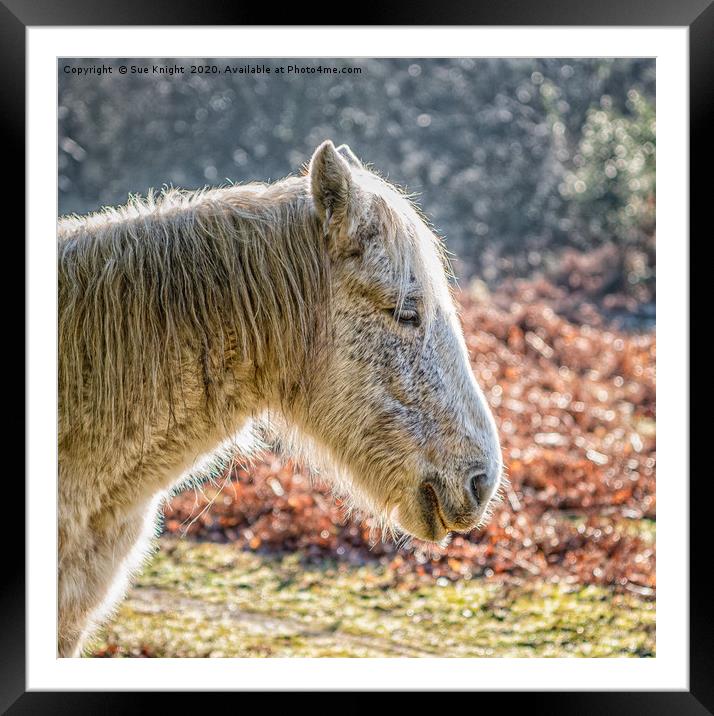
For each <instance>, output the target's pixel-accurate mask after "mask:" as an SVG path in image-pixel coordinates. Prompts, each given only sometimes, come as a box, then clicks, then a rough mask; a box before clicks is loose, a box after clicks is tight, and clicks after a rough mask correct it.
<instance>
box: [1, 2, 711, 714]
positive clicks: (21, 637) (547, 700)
mask: <svg viewBox="0 0 714 716" xmlns="http://www.w3.org/2000/svg"><path fill="white" fill-rule="evenodd" d="M318 8H319V6H313V7H310V6H305V5H304V4H298V3H289V4H286V5H285V6H281V9H280V11H279V13H280V17H281V20H282V22H281V24H282V25H327V24H329V25H335V24H338V16H337V15H333V14H331V13H328V12H326V11H325V10H324V9H318ZM347 12H348V13H352V12H355V13H358V14H355V15H354V16H352V18H351V19H352V20H353V22H352V23H345V24H359V25H366V24H367V25H369V24H372V25H441V26H446V25H448V26H453V25H481V26H496V25H503V26H519V25H520V26H524V25H528V26H538V25H543V26H565V25H575V26H588V25H590V26H628V25H631V26H682V27H688V28H689V89H690V148H691V149H690V236H692V237H694V236H699V235H701V238H700V239H699V240H700V241H702V240H703V238H704V237H705V236H706V234H707V233H708V234H709V235H711V231H712V230H711V227H710V226H707V229H705V228H704V214H705V209H707V208H708V204H710V203H711V202H712V197H711V194H712V192H713V190H712V188H711V187H712V182H711V179H710V172H709V171H707V170H708V169H709V167H710V166H712V152H711V147H710V143H709V142H707V139H708V136H709V134H710V132H711V130H712V127H714V116H713V115H714V112H713V108H714V76H713V74H712V66H713V65H714V4H713V3H712V0H678V2H670V1H667V0H651V1H650V2H648V3H641V2H638V1H637V0H599V2H582V0H576V1H573V0H509V1H508V2H501V3H491V4H488V5H485V4H484V5H477V4H476V3H475V2H474V1H473V0H469V1H468V2H463V0H462V1H459V0H440V1H439V2H438V3H437V2H431V3H427V2H419V1H418V0H417V1H416V2H412V3H406V2H403V0H386V1H385V2H382V3H380V4H374V3H373V4H370V6H369V7H367V8H365V7H360V8H352V7H347ZM346 14H347V13H344V14H343V17H342V18H340V19H346V18H345V15H346ZM275 15H276V10H275V8H274V7H271V6H270V5H269V4H240V3H226V2H224V1H223V2H221V1H219V0H201V2H200V3H197V2H195V1H192V0H153V1H151V2H147V1H146V0H103V1H102V2H99V3H98V2H96V0H64V1H63V2H61V3H60V2H57V0H0V92H1V93H2V110H1V111H0V124H1V126H2V130H3V132H2V137H3V139H4V142H3V150H4V151H3V152H2V155H3V158H4V159H5V162H6V165H7V166H8V167H12V168H13V178H14V179H15V180H14V181H13V182H12V183H10V184H9V186H7V187H6V189H5V192H4V195H5V202H6V206H8V207H9V206H12V207H13V218H14V221H15V222H16V221H17V220H18V218H19V222H20V224H21V227H23V228H24V213H23V212H22V211H21V209H20V208H19V207H21V206H23V205H24V203H25V192H26V185H25V153H24V152H25V141H26V139H25V120H26V117H25V44H26V33H25V30H26V28H27V27H32V26H93V25H94V26H104V25H143V26H147V25H186V26H192V25H193V26H195V25H237V26H246V25H266V24H272V23H270V22H269V21H270V20H272V19H274V17H275ZM663 200H666V197H660V201H663ZM19 230H20V229H18V227H17V225H16V224H15V226H14V227H13V234H15V235H17V233H19ZM679 240H680V241H681V242H682V248H683V250H686V248H687V241H689V251H690V267H693V268H694V270H692V269H691V268H690V286H691V287H692V288H694V287H697V286H699V285H701V282H699V281H697V280H696V279H697V274H696V270H697V268H698V270H699V271H700V272H701V271H703V270H704V268H703V264H704V263H706V262H702V261H700V263H699V266H698V267H697V263H696V262H692V261H691V254H692V249H693V248H694V246H695V242H694V241H692V240H691V238H689V239H688V237H686V236H683V237H681V238H680V239H679ZM8 243H9V242H8ZM23 263H24V259H23ZM31 268H32V267H30V266H27V265H25V270H26V271H30V270H31ZM16 295H17V292H16V290H15V296H16ZM16 301H17V299H16V298H15V301H14V302H16ZM6 305H7V304H6ZM9 305H13V304H12V303H11V304H9ZM690 305H691V311H690V314H691V315H690V327H691V325H695V326H697V325H703V324H696V323H694V324H693V321H692V317H693V315H694V312H695V309H696V310H699V311H701V309H700V308H699V306H701V305H702V302H701V301H695V300H693V293H692V291H691V289H690ZM704 305H706V304H704ZM699 315H700V316H701V313H700V314H699ZM18 343H19V341H18ZM23 351H24V349H23ZM704 355H706V354H705V353H704V351H702V352H700V353H696V352H694V351H692V350H691V346H690V356H691V359H690V382H691V371H692V370H693V368H694V365H695V362H696V359H697V358H698V359H699V360H703V356H704ZM24 358H25V359H27V358H28V356H26V355H25V356H24ZM23 365H24V363H23ZM702 399H703V398H702ZM682 419H683V420H684V419H688V416H682ZM692 423H693V421H692ZM690 444H691V439H690ZM683 458H684V459H683V464H682V474H681V475H679V476H676V477H675V478H674V479H676V480H679V481H680V485H681V484H685V483H686V479H687V476H688V471H689V465H687V464H686V462H685V461H684V460H686V456H683ZM8 473H9V471H8ZM692 475H693V478H692V480H691V482H690V486H689V489H690V534H689V538H690V577H691V581H690V585H689V587H690V612H689V617H690V633H689V644H690V652H689V690H688V691H652V692H643V691H639V692H619V691H618V692H556V693H553V692H532V693H526V692H510V693H502V692H501V693H497V694H488V693H481V694H479V695H478V696H476V695H475V696H474V698H475V703H474V708H478V709H479V710H482V709H485V708H489V707H493V706H496V707H498V708H504V706H505V707H506V708H509V707H517V706H521V705H522V706H523V707H524V708H527V709H528V710H529V712H534V711H535V713H539V712H545V713H549V714H560V713H563V714H598V716H600V715H601V714H613V715H615V714H627V715H628V716H631V715H632V714H648V715H651V716H654V715H656V714H668V715H669V714H678V716H687V715H688V714H706V713H709V714H714V644H713V642H714V639H713V635H714V618H713V617H712V616H711V607H710V603H711V596H710V595H711V592H710V590H709V588H708V584H707V581H708V578H709V575H710V573H711V557H710V556H709V555H710V553H709V552H708V548H709V542H710V541H711V534H710V532H709V530H710V521H711V517H710V513H711V509H712V504H713V502H712V499H711V492H712V490H711V482H712V481H711V479H710V478H709V476H708V474H707V472H706V471H702V472H701V473H700V474H699V475H698V476H697V475H696V474H695V473H692ZM6 479H7V480H10V479H11V476H10V474H8V475H7V476H6ZM667 489H670V488H669V487H668V488H667ZM21 494H22V493H21V491H20V490H19V489H13V503H12V506H11V510H12V513H13V515H14V517H15V518H18V519H19V520H20V524H19V525H17V526H15V527H13V533H14V534H15V535H17V534H22V522H23V521H24V514H25V511H24V509H23V507H24V505H22V506H21V505H20V504H18V503H19V499H18V496H19V495H21ZM661 499H663V498H661ZM3 576H4V580H3V587H2V590H1V591H0V595H1V596H0V600H1V601H0V643H2V651H1V652H0V653H1V654H2V661H0V709H2V711H3V712H9V713H13V714H23V713H28V714H29V713H32V714H37V713H68V714H69V713H72V714H78V713H83V712H87V713H99V712H104V713H107V712H128V711H130V710H131V709H132V708H134V707H135V706H134V705H135V704H136V705H138V702H139V701H141V707H147V706H148V707H149V708H151V707H152V706H154V708H155V709H156V710H157V713H161V712H163V711H165V710H166V708H167V707H168V701H169V700H172V699H173V698H174V697H175V696H176V694H170V693H147V692H143V693H141V694H137V693H132V692H113V693H109V692H88V693H83V692H68V691H61V692H55V693H51V692H36V691H34V692H28V691H26V681H25V657H26V654H25V560H24V552H23V551H21V550H17V551H16V552H14V553H13V551H12V549H11V548H10V545H8V548H7V549H6V554H5V556H4V560H3ZM328 686H329V685H328V684H326V687H328ZM567 687H568V685H567V684H563V688H564V689H567ZM399 689H400V690H409V689H408V686H407V687H405V686H404V685H403V684H400V685H399ZM178 698H179V699H181V701H180V705H179V708H181V709H186V708H187V707H188V708H190V707H191V701H192V699H193V698H194V696H192V695H191V694H186V693H180V694H178ZM196 698H201V704H202V705H205V695H203V696H201V695H198V696H197V697H196ZM504 699H505V703H504ZM496 700H497V701H496ZM274 703H275V702H272V701H271V705H274ZM340 703H341V704H342V706H341V710H342V708H344V706H346V705H347V702H345V701H344V700H342V699H340ZM237 705H238V704H235V703H234V707H236V706H237ZM441 707H442V708H446V707H447V704H445V703H442V704H441ZM318 708H322V706H319V707H318Z"/></svg>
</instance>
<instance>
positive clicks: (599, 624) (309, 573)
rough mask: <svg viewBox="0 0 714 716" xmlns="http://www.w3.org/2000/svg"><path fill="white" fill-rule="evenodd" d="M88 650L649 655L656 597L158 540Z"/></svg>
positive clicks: (177, 654)
mask: <svg viewBox="0 0 714 716" xmlns="http://www.w3.org/2000/svg"><path fill="white" fill-rule="evenodd" d="M161 547H162V548H161V550H160V551H159V552H158V554H157V555H156V557H155V558H154V559H153V560H152V561H151V563H150V564H148V565H147V567H146V568H145V569H144V571H143V573H142V574H141V575H140V576H139V578H138V579H137V581H136V584H135V586H134V588H133V589H132V590H131V592H130V593H129V595H128V598H127V600H126V601H125V602H124V603H123V604H122V605H121V606H120V608H119V610H118V611H117V614H116V616H115V618H114V619H113V620H112V621H111V622H110V623H108V624H107V625H106V626H105V627H104V629H103V630H102V631H101V632H100V634H99V635H98V638H97V639H96V640H95V642H94V644H93V645H92V647H91V649H90V651H89V655H91V656H156V657H172V656H173V657H209V656H211V657H255V656H279V657H287V656H300V657H303V656H325V657H338V656H348V657H380V656H394V657H421V656H424V657H426V656H431V657H433V656H437V657H479V656H486V657H488V656H516V657H522V656H585V657H598V656H606V657H612V656H625V657H627V656H654V654H655V603H654V601H652V600H651V599H644V598H642V597H641V596H639V595H636V594H623V593H615V592H614V591H612V590H611V589H609V588H607V587H602V586H592V585H591V586H583V585H577V584H571V585H564V584H545V583H542V582H541V583H533V584H522V585H514V584H509V583H500V582H495V581H482V580H478V579H474V580H470V581H461V582H451V581H449V580H446V579H438V580H437V579H434V580H429V579H424V577H423V576H422V577H417V576H416V575H415V576H414V578H413V579H410V578H409V577H407V578H405V577H404V575H399V576H397V575H395V574H394V573H393V572H391V571H390V570H388V569H386V568H384V567H382V566H379V565H366V566H360V567H351V566H349V565H346V564H341V563H336V562H328V561H326V562H324V563H322V564H320V565H305V564H304V563H302V562H301V560H300V556H299V555H298V554H294V555H289V556H284V557H265V556H261V555H256V554H252V553H249V552H244V551H240V550H238V549H236V548H235V547H234V546H232V545H219V544H213V543H195V542H190V541H188V540H178V541H176V540H173V539H171V540H169V539H162V541H161Z"/></svg>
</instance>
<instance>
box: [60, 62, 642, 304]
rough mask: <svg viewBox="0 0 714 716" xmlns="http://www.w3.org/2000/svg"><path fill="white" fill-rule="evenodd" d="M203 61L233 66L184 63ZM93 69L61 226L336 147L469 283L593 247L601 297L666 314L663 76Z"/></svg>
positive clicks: (70, 146)
mask: <svg viewBox="0 0 714 716" xmlns="http://www.w3.org/2000/svg"><path fill="white" fill-rule="evenodd" d="M130 62H131V63H132V64H140V65H144V66H149V67H150V66H152V65H154V64H165V65H173V64H176V63H177V61H176V60H170V61H167V60H152V59H146V60H131V61H130ZM193 62H196V63H198V64H202V63H205V64H209V65H210V64H215V65H217V66H218V67H223V66H224V65H225V64H226V62H227V60H225V59H223V60H214V59H207V60H185V61H184V60H179V61H178V64H184V65H185V66H186V67H187V71H188V66H189V64H190V63H193ZM241 62H243V61H241ZM92 63H93V61H91V60H86V59H83V60H68V61H65V60H60V62H59V97H60V106H59V172H60V177H59V187H60V195H59V212H60V213H61V214H65V213H71V212H78V213H84V212H87V211H91V210H94V209H96V208H98V207H99V206H101V205H105V204H117V203H121V202H124V201H125V200H126V198H127V194H128V193H130V192H131V193H144V192H145V191H146V190H147V189H149V188H150V187H161V186H162V185H164V184H170V185H175V186H182V187H186V188H196V187H200V186H203V185H204V184H220V183H223V182H225V181H226V180H231V181H237V182H246V181H253V180H263V181H271V180H275V179H279V178H281V177H283V176H285V175H287V174H289V173H295V172H296V171H299V169H300V167H301V165H302V164H303V163H304V162H306V161H307V160H308V159H309V157H310V154H311V152H312V151H313V150H314V148H315V147H316V146H317V145H318V144H319V143H320V142H321V141H322V140H323V139H325V138H332V139H333V140H334V141H335V142H336V143H341V142H346V143H348V144H349V145H350V146H351V147H352V148H353V150H354V151H355V152H356V153H357V154H358V155H359V156H360V157H361V158H362V159H363V160H364V161H366V162H369V163H371V164H373V165H374V166H375V167H376V168H377V169H378V170H379V171H380V172H381V173H382V174H384V175H386V176H387V177H388V178H389V179H390V180H391V181H393V182H395V183H397V184H399V185H400V186H402V187H404V188H406V189H407V190H408V191H410V192H414V193H415V194H416V195H417V198H418V200H419V202H420V204H421V205H422V207H423V209H424V210H425V212H426V214H427V215H428V216H429V217H430V218H431V220H432V221H433V223H434V226H435V228H436V230H437V232H438V233H439V234H441V235H442V236H444V237H445V238H446V241H447V244H448V247H449V249H450V250H451V251H452V252H453V253H454V254H455V255H456V257H458V258H457V260H456V269H457V275H458V276H459V277H460V278H462V279H470V278H472V277H478V278H481V279H483V280H485V281H486V282H487V283H489V284H494V283H497V282H498V281H499V280H500V279H502V278H503V277H504V276H526V275H531V274H533V273H534V272H535V273H538V272H542V273H544V274H545V275H546V276H548V277H549V278H551V279H552V278H553V277H556V278H557V277H558V275H559V271H560V273H561V274H562V270H561V264H560V259H561V257H562V255H563V250H564V249H570V250H571V251H577V252H587V251H590V250H592V249H598V248H599V249H601V251H602V253H601V256H604V257H605V258H606V260H607V262H608V266H609V273H610V278H609V279H608V280H607V281H605V282H604V284H602V285H600V286H599V291H600V293H603V292H606V290H610V291H621V292H624V293H626V294H627V295H628V296H633V297H635V298H636V299H637V300H638V303H640V304H642V303H648V302H653V301H654V277H655V260H654V241H655V109H654V108H655V61H654V60H650V59H584V60H583V59H468V58H462V59H429V60H423V59H360V60H310V59H300V60H287V59H285V60H259V61H253V62H252V64H262V65H266V66H271V67H274V66H275V65H278V64H281V65H287V64H290V63H299V64H300V65H302V66H317V65H318V64H322V65H330V66H336V67H344V66H347V65H349V66H353V67H359V68H361V70H362V71H361V73H360V74H352V75H347V74H340V75H329V74H310V75H300V76H296V75H278V74H274V73H271V74H257V75H244V74H243V75H227V74H218V75H199V74H196V75H188V74H186V75H182V76H166V75H154V74H148V75H131V74H127V75H120V74H118V73H117V68H118V66H119V65H121V64H128V63H129V61H126V60H121V59H116V60H102V63H103V64H105V65H110V66H112V67H113V68H114V72H113V74H112V75H109V76H103V77H98V76H92V75H90V76H81V77H78V76H76V75H72V74H68V73H66V72H64V71H63V68H64V67H65V66H69V67H72V66H88V65H90V64H92ZM246 63H247V61H246ZM95 64H96V63H95ZM231 64H237V63H236V61H235V60H233V61H231ZM603 260H604V259H603ZM562 278H563V277H562V276H561V279H562ZM565 278H566V280H567V277H565Z"/></svg>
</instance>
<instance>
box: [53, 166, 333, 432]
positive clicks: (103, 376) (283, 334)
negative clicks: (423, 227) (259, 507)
mask: <svg viewBox="0 0 714 716" xmlns="http://www.w3.org/2000/svg"><path fill="white" fill-rule="evenodd" d="M58 229H59V232H58V234H59V261H58V265H59V306H60V314H59V365H60V374H59V386H60V419H61V420H65V421H66V423H65V424H66V425H67V426H69V425H71V423H72V418H74V419H75V420H76V417H77V415H82V416H84V417H85V418H86V424H88V425H99V426H104V429H105V430H106V426H108V425H111V426H112V427H113V429H114V432H115V433H116V434H118V435H122V434H124V433H125V432H126V431H127V429H128V428H129V427H130V424H131V423H132V416H133V415H136V416H141V420H142V421H145V420H146V419H147V416H150V415H152V414H153V413H154V410H155V408H156V407H157V401H160V400H166V401H168V404H169V406H170V407H171V406H173V405H174V403H175V401H176V400H180V399H181V393H182V386H181V385H180V384H177V380H178V378H177V375H178V376H180V374H181V371H180V370H179V368H180V366H182V365H184V364H185V362H186V361H189V360H191V359H192V358H196V359H198V360H199V361H200V364H201V372H202V380H203V387H204V389H205V391H206V399H207V401H210V400H211V392H212V390H213V388H214V386H216V385H218V384H219V382H220V376H221V375H222V373H223V371H224V370H225V368H226V366H225V357H226V356H227V355H233V356H234V358H235V363H236V364H240V363H247V362H250V363H251V364H252V365H253V366H254V370H255V380H256V381H258V382H260V381H261V380H262V379H263V377H264V376H265V374H266V373H267V372H271V373H273V371H274V368H275V365H278V366H301V365H302V364H303V363H304V361H305V359H306V357H307V354H308V352H309V351H310V349H311V347H313V346H314V345H315V338H316V335H317V333H318V331H319V330H320V325H319V323H320V317H321V316H323V315H324V307H323V304H324V303H325V301H326V299H327V296H328V286H329V281H328V270H329V265H328V263H327V262H326V261H325V260H324V257H323V255H322V253H323V251H322V247H321V241H322V235H321V232H320V229H319V226H318V223H317V221H316V219H315V218H314V215H313V211H312V207H311V200H310V197H309V194H308V193H307V191H306V186H305V183H304V182H303V181H300V180H298V179H289V180H286V181H284V182H281V183H280V184H276V185H272V186H268V185H257V184H255V185H247V186H244V187H237V186H236V187H225V188H220V189H211V190H203V191H199V192H193V193H187V192H181V191H177V190H169V191H165V192H163V193H162V194H161V195H160V196H154V195H150V196H149V197H148V198H146V199H144V200H142V199H140V198H138V197H134V198H132V199H131V200H130V201H129V203H128V204H127V205H125V206H123V207H121V208H118V209H105V210H103V211H101V212H98V213H95V214H92V215H90V216H88V217H86V218H81V217H76V216H74V217H67V218H63V219H61V220H60V222H59V227H58ZM284 372H285V371H284V370H283V371H282V373H283V374H284ZM172 412H173V411H172V410H170V411H169V414H171V413H172ZM70 413H74V416H73V415H71V414H70ZM168 427H170V425H169V426H167V428H168Z"/></svg>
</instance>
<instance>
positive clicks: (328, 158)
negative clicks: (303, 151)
mask: <svg viewBox="0 0 714 716" xmlns="http://www.w3.org/2000/svg"><path fill="white" fill-rule="evenodd" d="M308 175H309V176H310V187H311V189H312V198H313V199H314V201H315V206H316V208H317V211H318V213H319V214H320V217H321V218H322V219H324V221H325V228H326V230H327V229H329V227H330V225H331V224H335V225H344V224H345V223H346V220H347V219H348V217H349V215H350V214H351V213H352V211H351V210H352V209H353V207H352V206H351V204H352V202H353V201H354V199H355V196H354V195H355V191H354V189H355V186H354V182H353V180H352V172H351V170H350V166H349V164H348V163H347V162H346V161H345V160H344V159H343V158H342V157H341V156H340V154H338V152H337V150H336V149H335V145H334V144H333V143H332V142H331V141H330V140H329V139H328V140H327V141H325V142H323V143H322V144H321V145H320V146H319V147H318V148H317V149H316V150H315V153H314V154H313V155H312V159H310V168H309V170H308Z"/></svg>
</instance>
